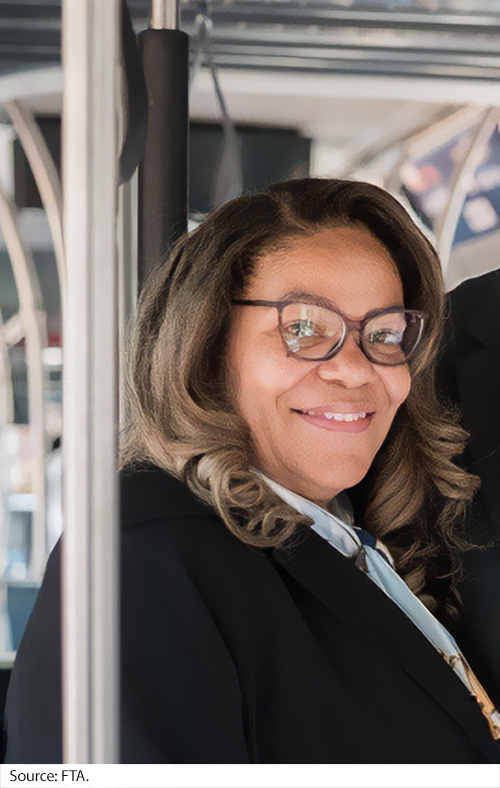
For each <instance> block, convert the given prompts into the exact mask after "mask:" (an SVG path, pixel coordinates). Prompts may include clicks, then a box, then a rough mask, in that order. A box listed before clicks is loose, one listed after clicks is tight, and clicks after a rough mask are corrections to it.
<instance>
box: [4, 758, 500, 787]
mask: <svg viewBox="0 0 500 788" xmlns="http://www.w3.org/2000/svg"><path fill="white" fill-rule="evenodd" d="M0 785H1V786H2V788H5V786H11V785H15V786H22V785H28V786H30V788H41V787H42V786H43V788H47V786H49V785H50V786H52V788H68V786H82V787H83V786H85V787H86V788H165V786H169V788H198V786H199V788H261V787H262V786H266V788H428V787H429V786H432V788H499V786H500V769H499V767H498V766H496V765H484V766H483V765H479V766H478V765H476V764H474V765H473V764H465V765H464V764H387V765H370V764H333V765H330V764H312V765H311V764H299V765H297V764H293V765H290V764H251V765H230V764H222V765H220V764H208V765H207V764H197V765H191V764H176V765H174V764H171V765H140V764H139V765H137V764H133V765H125V764H123V765H112V764H101V765H100V764H92V765H85V764H80V765H66V764H65V765H61V764H54V765H52V766H50V765H47V764H42V765H36V764H35V765H33V764H30V765H26V764H17V765H16V764H10V765H3V766H0Z"/></svg>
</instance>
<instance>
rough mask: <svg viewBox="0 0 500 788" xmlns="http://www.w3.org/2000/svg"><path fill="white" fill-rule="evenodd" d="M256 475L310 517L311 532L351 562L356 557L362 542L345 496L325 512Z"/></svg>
mask: <svg viewBox="0 0 500 788" xmlns="http://www.w3.org/2000/svg"><path fill="white" fill-rule="evenodd" d="M258 473H259V476H260V477H261V478H262V479H264V481H265V482H266V484H268V485H269V487H271V489H272V490H274V492H275V493H276V494H277V495H279V497H280V498H281V499H282V500H283V501H285V503H287V504H289V505H290V506H291V507H292V508H293V509H295V510H296V511H297V512H300V514H303V515H304V516H305V517H309V518H310V519H311V520H312V521H313V524H312V525H311V528H312V530H313V531H316V533H317V534H319V536H322V537H323V539H326V541H327V542H329V543H330V544H331V545H332V546H333V547H335V548H336V549H337V550H339V552H341V553H342V555H344V556H346V557H347V558H351V557H353V556H357V555H358V554H359V552H360V550H361V541H360V539H359V537H358V535H357V533H356V530H355V528H354V527H353V526H352V521H353V519H354V518H353V514H352V507H351V503H350V501H349V498H348V497H347V494H346V493H344V492H342V493H339V495H337V496H335V498H332V500H331V501H330V503H329V505H328V509H329V511H328V510H327V509H324V508H323V507H322V506H319V505H318V504H316V503H314V502H313V501H310V500H309V499H308V498H304V497H303V496H302V495H299V494H298V493H295V492H292V490H289V489H288V488H287V487H283V485H281V484H279V483H278V482H275V481H274V480H273V479H270V478H269V477H268V476H266V475H265V474H263V473H261V472H260V471H258Z"/></svg>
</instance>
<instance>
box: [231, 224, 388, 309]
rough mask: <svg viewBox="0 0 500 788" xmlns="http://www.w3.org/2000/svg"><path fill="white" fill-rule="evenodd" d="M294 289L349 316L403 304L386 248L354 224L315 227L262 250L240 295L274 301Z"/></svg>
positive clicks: (366, 231)
mask: <svg viewBox="0 0 500 788" xmlns="http://www.w3.org/2000/svg"><path fill="white" fill-rule="evenodd" d="M299 291H300V292H305V293H311V294H314V295H318V296H323V297H325V298H327V299H329V300H330V301H332V303H333V304H334V305H336V306H337V307H338V308H339V309H341V310H342V311H344V312H345V313H346V314H349V315H351V316H353V317H359V316H362V315H364V314H366V312H369V311H370V310H371V309H379V308H384V307H386V306H393V305H395V304H402V303H403V288H402V284H401V279H400V276H399V273H398V270H397V267H396V264H395V263H394V261H393V259H392V258H391V256H390V254H389V252H388V250H387V249H386V248H385V246H384V245H383V244H382V243H381V242H380V241H379V240H378V239H377V238H375V237H374V236H373V235H372V234H371V233H370V232H369V231H368V230H366V229H364V228H358V227H335V228H328V229H324V230H320V231H319V232H318V233H316V234H315V235H313V236H310V237H305V238H293V239H291V240H290V242H289V244H287V245H286V246H285V247H283V248H281V249H280V250H279V251H268V252H265V253H264V254H263V255H262V256H261V258H260V259H259V261H258V263H257V265H256V269H255V274H254V277H253V278H252V281H251V282H250V283H249V286H248V288H247V291H246V297H247V298H261V299H268V300H279V299H280V298H282V297H283V296H284V295H286V294H287V293H290V292H299Z"/></svg>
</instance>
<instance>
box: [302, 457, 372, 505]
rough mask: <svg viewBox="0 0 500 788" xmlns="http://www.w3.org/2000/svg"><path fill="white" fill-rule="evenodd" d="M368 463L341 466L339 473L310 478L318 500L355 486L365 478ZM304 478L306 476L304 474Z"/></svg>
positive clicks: (330, 497)
mask: <svg viewBox="0 0 500 788" xmlns="http://www.w3.org/2000/svg"><path fill="white" fill-rule="evenodd" d="M369 468H370V464H363V465H362V466H360V465H359V463H358V464H357V466H356V467H345V468H342V471H341V472H340V473H338V472H337V473H335V474H332V475H331V476H330V475H328V476H325V477H324V478H323V479H318V478H315V479H311V483H312V485H314V487H315V488H316V489H317V491H318V495H317V498H318V500H320V499H321V500H325V501H329V500H331V499H332V498H334V497H335V495H338V493H339V492H341V491H342V490H348V489H349V487H355V486H356V485H357V484H359V482H360V481H361V480H362V479H364V478H365V476H366V474H367V473H368V470H369ZM304 478H306V477H305V476H304Z"/></svg>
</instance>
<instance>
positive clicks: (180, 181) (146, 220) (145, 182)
mask: <svg viewBox="0 0 500 788" xmlns="http://www.w3.org/2000/svg"><path fill="white" fill-rule="evenodd" d="M179 18H180V0H163V1H162V0H155V1H154V2H153V3H152V8H151V21H152V24H153V28H154V29H148V30H144V31H143V32H142V33H141V34H140V36H139V42H140V45H141V49H142V60H143V67H144V76H145V79H146V86H147V90H148V100H149V113H148V137H147V143H146V150H145V154H144V158H143V160H142V163H141V166H140V169H139V242H138V260H139V286H140V287H142V284H143V283H144V281H145V279H146V278H147V276H148V274H149V273H150V272H151V271H152V270H153V269H154V268H156V267H157V266H159V265H161V263H163V262H164V261H165V259H166V257H167V255H168V252H169V250H170V248H171V246H172V244H173V243H174V241H175V240H177V238H178V237H179V236H180V235H182V233H184V232H185V231H186V229H187V206H188V80H189V57H188V44H189V39H188V36H187V35H186V33H183V32H182V31H181V30H178V29H177V28H178V25H179ZM160 28H161V29H160Z"/></svg>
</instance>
